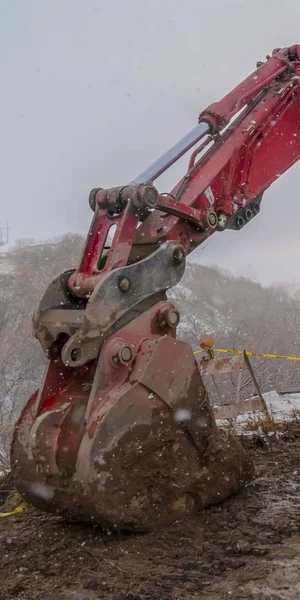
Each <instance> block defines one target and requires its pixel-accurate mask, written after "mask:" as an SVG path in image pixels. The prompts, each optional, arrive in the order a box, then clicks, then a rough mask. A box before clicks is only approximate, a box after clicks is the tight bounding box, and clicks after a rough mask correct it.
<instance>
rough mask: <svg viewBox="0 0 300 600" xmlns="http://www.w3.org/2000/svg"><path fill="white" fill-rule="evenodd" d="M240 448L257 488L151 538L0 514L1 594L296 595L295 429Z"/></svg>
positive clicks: (73, 597) (299, 515)
mask: <svg viewBox="0 0 300 600" xmlns="http://www.w3.org/2000/svg"><path fill="white" fill-rule="evenodd" d="M246 445H247V448H248V450H249V452H251V454H252V455H253V456H254V459H255V461H256V464H258V465H259V466H264V467H266V470H265V471H264V472H263V474H262V475H261V476H260V477H259V478H258V479H257V480H256V481H255V482H254V483H253V484H251V485H250V486H249V487H248V488H247V489H245V490H243V491H242V492H240V493H239V494H237V495H236V496H235V497H234V498H231V499H230V500H227V501H226V502H224V503H223V504H222V505H220V506H217V507H212V508H209V509H208V510H206V511H204V512H203V513H201V514H198V515H195V516H193V517H191V518H188V519H186V520H185V521H182V522H178V523H175V524H173V525H172V526H171V527H168V528H167V529H165V530H163V531H160V532H156V533H154V534H146V535H132V534H131V535H129V534H128V535H124V534H116V533H111V532H102V531H100V530H99V529H98V528H91V527H88V526H83V525H80V524H77V525H74V524H66V523H64V522H63V521H62V520H61V518H60V517H53V516H48V515H43V514H40V513H37V512H36V511H34V510H33V509H30V510H28V511H27V512H26V513H23V514H21V515H19V516H15V517H9V518H4V519H0V573H1V580H0V600H10V599H13V598H14V599H16V598H19V599H20V600H37V599H38V600H40V599H41V600H50V599H51V600H53V599H54V600H97V599H104V598H105V599H112V600H177V599H178V600H181V599H182V598H184V599H185V600H196V599H202V598H203V599H205V600H207V599H210V600H221V599H223V598H224V599H226V598H228V599H229V598H230V599H235V600H250V599H251V600H267V599H268V600H297V599H300V426H299V425H298V424H297V425H294V426H291V427H289V429H288V430H286V431H285V433H283V434H282V435H281V436H280V437H279V439H276V436H271V437H270V438H268V441H264V440H261V439H256V440H254V439H253V440H252V441H247V442H246ZM1 486H2V504H3V503H4V501H5V497H6V494H7V492H5V491H4V490H5V489H7V488H9V485H8V482H7V481H6V482H5V481H2V484H0V500H1Z"/></svg>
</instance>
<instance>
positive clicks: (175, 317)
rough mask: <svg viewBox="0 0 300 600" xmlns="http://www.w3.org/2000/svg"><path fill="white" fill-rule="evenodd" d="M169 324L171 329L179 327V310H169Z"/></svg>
mask: <svg viewBox="0 0 300 600" xmlns="http://www.w3.org/2000/svg"><path fill="white" fill-rule="evenodd" d="M166 320H167V323H168V325H169V326H170V327H177V325H178V323H179V321H180V315H179V312H178V311H177V310H169V311H168V312H167V315H166Z"/></svg>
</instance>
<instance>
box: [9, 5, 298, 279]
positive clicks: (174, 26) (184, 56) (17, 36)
mask: <svg viewBox="0 0 300 600" xmlns="http://www.w3.org/2000/svg"><path fill="white" fill-rule="evenodd" d="M299 24H300V4H299V2H296V1H295V0H285V1H284V2H283V1H282V0H270V1H268V0H251V1H249V0H232V1H229V0H211V1H210V2H207V0H151V1H149V0H106V1H104V0H0V61H1V69H0V71H1V89H0V92H1V96H0V97H1V110H0V139H1V160H0V165H1V173H0V186H1V194H0V202H1V210H0V226H4V225H5V224H6V222H7V221H8V222H9V224H10V227H11V228H12V230H11V239H12V240H16V239H18V238H24V237H26V238H28V237H29V238H31V237H34V238H38V239H39V240H43V239H47V238H50V237H53V236H57V235H61V234H63V233H67V232H72V231H77V232H81V233H83V234H85V233H86V232H87V228H88V226H89V223H90V219H91V212H90V209H89V207H88V202H87V198H88V193H89V191H90V189H91V188H93V187H97V186H99V187H108V186H111V185H122V184H124V183H127V182H129V181H131V180H132V179H133V178H134V176H135V175H137V174H138V173H139V172H140V171H142V170H144V169H145V167H147V166H148V164H149V163H151V162H152V161H153V160H154V159H156V158H157V157H158V156H159V155H160V154H161V153H162V152H164V151H165V150H166V149H168V147H170V146H171V145H172V144H173V143H175V142H176V141H177V140H178V139H179V138H180V137H181V136H183V135H184V134H185V133H186V132H187V131H188V130H189V129H191V128H192V127H193V126H194V125H195V124H197V117H198V113H199V112H200V111H201V110H202V109H203V108H205V107H206V106H207V105H208V104H209V103H210V102H213V101H216V100H219V99H220V98H221V97H222V96H223V95H224V94H225V93H227V92H228V91H229V90H230V89H232V87H234V86H235V85H236V84H237V83H238V82H239V81H241V80H242V79H243V78H244V77H246V76H247V75H248V74H249V73H251V72H252V71H253V70H254V69H255V65H256V62H257V61H258V60H264V58H265V55H266V54H268V53H271V51H272V50H273V48H276V47H282V46H289V45H292V44H294V43H297V42H298V43H300V25H299ZM179 174H181V172H180V173H178V172H177V171H176V170H175V172H174V177H175V179H174V183H175V182H176V177H178V175H179ZM172 175H173V174H172ZM165 191H168V189H166V190H165ZM299 199H300V165H299V164H297V165H296V166H295V167H294V168H293V169H291V170H290V171H289V172H288V173H287V174H285V175H284V176H283V177H282V178H281V179H280V180H279V181H277V182H276V184H274V185H273V186H272V188H270V189H269V190H268V192H267V193H266V194H265V198H264V200H263V204H262V211H261V213H260V215H259V216H258V217H257V218H256V219H254V221H253V222H252V223H251V224H249V225H248V226H247V227H246V228H245V229H244V230H243V231H242V232H239V233H235V232H226V233H224V234H222V233H216V234H215V235H214V236H213V238H212V239H211V240H210V242H209V243H208V244H206V245H205V247H204V249H203V248H201V249H199V250H198V251H196V252H195V253H194V254H193V259H194V260H197V261H199V262H203V263H205V264H211V263H213V264H217V265H219V266H221V267H224V268H227V269H229V270H231V271H232V272H233V273H238V274H242V273H243V274H245V275H249V276H251V277H253V278H257V279H258V280H259V281H261V282H263V283H266V284H268V283H271V282H273V281H274V282H278V281H287V280H289V281H291V282H297V283H300V269H299V263H300V238H299V224H300V202H299Z"/></svg>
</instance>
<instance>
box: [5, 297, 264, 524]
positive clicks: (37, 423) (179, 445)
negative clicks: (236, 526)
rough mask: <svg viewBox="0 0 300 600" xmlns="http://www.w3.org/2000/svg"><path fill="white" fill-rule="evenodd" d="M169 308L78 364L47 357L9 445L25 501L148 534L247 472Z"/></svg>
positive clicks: (235, 485) (225, 492)
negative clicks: (178, 335)
mask: <svg viewBox="0 0 300 600" xmlns="http://www.w3.org/2000/svg"><path fill="white" fill-rule="evenodd" d="M161 315H164V316H165V317H166V322H167V321H168V322H169V325H168V324H166V325H165V326H164V330H163V331H162V329H161V328H160V327H159V326H158V324H159V322H161ZM175 315H176V311H175V310H174V307H173V305H172V304H170V303H169V302H160V303H157V304H156V305H154V306H153V307H151V308H150V309H148V310H147V311H146V312H144V313H143V314H141V315H140V316H138V317H137V318H136V319H135V320H133V321H132V322H130V323H128V324H127V325H126V326H125V327H124V328H122V329H121V330H119V331H118V332H117V333H116V334H114V335H113V336H111V337H110V338H109V340H108V341H107V342H106V343H105V344H104V345H103V347H102V350H101V352H100V356H99V358H98V359H97V360H94V361H91V362H90V363H88V364H87V365H84V366H82V367H79V368H77V369H75V370H74V369H71V368H70V367H65V366H64V365H63V363H62V361H61V359H60V358H56V359H54V360H51V361H50V362H49V364H48V368H47V372H46V375H45V380H44V384H43V386H42V387H41V390H40V392H38V393H36V394H34V395H33V396H32V398H31V399H30V400H29V402H28V404H27V405H26V407H25V408H24V410H23V412H22V414H21V416H20V419H19V422H18V424H17V426H16V429H15V433H14V439H13V443H12V453H11V462H12V471H13V475H14V478H15V482H16V486H17V488H18V490H19V492H20V493H21V494H22V495H23V496H24V498H25V499H26V500H27V501H29V502H30V503H32V504H33V505H34V506H36V507H37V508H40V509H42V510H45V511H50V512H54V513H56V514H62V515H65V516H66V517H67V518H72V519H80V520H83V521H89V522H94V523H98V524H99V525H101V526H103V527H108V528H117V529H126V530H131V531H150V530H153V529H157V528H159V527H162V526H164V525H166V524H168V523H171V522H172V521H174V520H177V519H180V518H182V517H183V516H184V515H186V514H189V513H191V512H194V511H197V510H199V509H203V508H204V507H206V506H207V505H209V504H212V503H219V502H221V501H222V500H223V499H224V498H226V497H227V496H229V495H230V494H232V493H233V492H235V491H236V490H238V489H239V488H241V487H242V486H243V485H244V484H245V483H246V482H247V481H249V480H250V479H252V478H253V476H254V465H253V463H252V461H251V459H250V458H249V457H248V456H247V454H246V452H245V451H244V449H243V447H242V446H241V444H240V443H239V442H238V441H237V439H236V438H235V437H234V436H233V435H232V434H230V433H228V432H225V431H221V430H219V429H218V428H217V426H216V423H215V419H214V416H213V413H212V409H211V406H210V403H209V399H208V396H207V393H206V391H205V387H204V385H203V381H202V378H201V375H200V371H199V368H198V365H197V362H196V360H195V357H194V355H193V352H192V350H191V348H190V347H189V345H188V344H186V343H185V342H183V341H179V340H177V339H176V338H175V328H174V325H173V326H172V323H175V321H176V318H175ZM125 340H126V345H125V343H124V341H125Z"/></svg>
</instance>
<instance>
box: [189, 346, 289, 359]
mask: <svg viewBox="0 0 300 600" xmlns="http://www.w3.org/2000/svg"><path fill="white" fill-rule="evenodd" d="M213 350H214V352H225V353H228V354H243V353H244V351H243V350H224V348H213ZM199 352H203V350H196V352H194V354H199ZM246 354H247V356H262V357H265V358H284V359H285V360H300V357H299V356H285V355H283V354H266V353H263V352H246Z"/></svg>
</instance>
